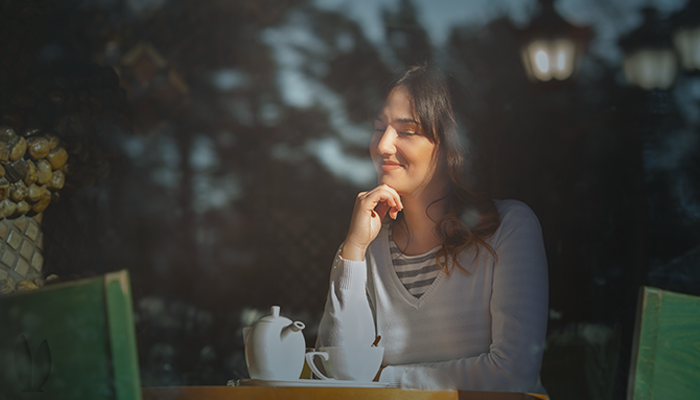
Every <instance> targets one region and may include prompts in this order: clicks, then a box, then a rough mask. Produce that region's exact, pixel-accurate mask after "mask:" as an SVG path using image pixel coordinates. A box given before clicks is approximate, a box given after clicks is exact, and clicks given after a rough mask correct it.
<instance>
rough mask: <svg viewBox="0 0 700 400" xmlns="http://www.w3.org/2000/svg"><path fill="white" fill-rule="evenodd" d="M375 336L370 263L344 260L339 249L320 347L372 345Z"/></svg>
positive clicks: (334, 262) (319, 332) (333, 269)
mask: <svg viewBox="0 0 700 400" xmlns="http://www.w3.org/2000/svg"><path fill="white" fill-rule="evenodd" d="M374 338H375V328H374V317H373V314H372V310H371V308H370V304H369V299H368V297H367V263H366V261H349V260H344V259H343V258H342V257H340V250H338V252H337V253H336V256H335V259H334V260H333V267H332V269H331V279H330V288H329V290H328V297H327V298H326V306H325V309H324V311H323V317H322V318H321V323H320V325H319V328H318V338H317V340H316V347H322V346H348V347H352V346H362V345H364V346H369V345H370V344H371V343H372V342H373V341H374Z"/></svg>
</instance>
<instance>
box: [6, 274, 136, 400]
mask: <svg viewBox="0 0 700 400" xmlns="http://www.w3.org/2000/svg"><path fill="white" fill-rule="evenodd" d="M37 392H42V393H37ZM39 398H44V399H52V400H60V399H71V400H72V399H114V400H140V399H141V382H140V378H139V369H138V357H137V351H136V339H135V334H134V321H133V309H132V303H131V289H130V284H129V275H128V273H127V271H126V270H124V271H120V272H116V273H109V274H106V275H104V276H100V277H96V278H90V279H84V280H80V281H75V282H69V283H62V284H56V285H50V286H46V287H44V288H42V289H39V290H35V291H29V292H18V293H13V294H9V295H5V296H0V400H4V399H39Z"/></svg>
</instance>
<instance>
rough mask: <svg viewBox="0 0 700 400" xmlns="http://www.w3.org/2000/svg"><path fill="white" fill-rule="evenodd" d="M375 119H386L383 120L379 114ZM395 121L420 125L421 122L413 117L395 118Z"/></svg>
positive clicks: (381, 120) (380, 120)
mask: <svg viewBox="0 0 700 400" xmlns="http://www.w3.org/2000/svg"><path fill="white" fill-rule="evenodd" d="M374 120H375V121H379V122H384V120H383V119H382V118H381V117H380V116H378V115H377V116H376V117H374ZM394 123H399V124H416V125H420V124H419V123H418V121H416V120H414V119H412V118H399V119H397V120H395V121H394Z"/></svg>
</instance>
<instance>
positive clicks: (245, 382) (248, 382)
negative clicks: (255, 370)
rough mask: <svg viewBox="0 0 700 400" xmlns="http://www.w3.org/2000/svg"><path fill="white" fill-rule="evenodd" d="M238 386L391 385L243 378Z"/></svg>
mask: <svg viewBox="0 0 700 400" xmlns="http://www.w3.org/2000/svg"><path fill="white" fill-rule="evenodd" d="M236 386H266V387H347V388H385V387H387V386H389V385H388V384H387V383H382V382H356V381H340V380H332V381H331V380H328V381H324V380H319V379H297V380H294V381H276V380H266V379H241V380H240V381H238V385H236Z"/></svg>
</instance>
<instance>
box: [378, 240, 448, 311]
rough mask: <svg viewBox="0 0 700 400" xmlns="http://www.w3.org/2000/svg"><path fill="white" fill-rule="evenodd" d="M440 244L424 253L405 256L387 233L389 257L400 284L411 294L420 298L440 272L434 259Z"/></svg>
mask: <svg viewBox="0 0 700 400" xmlns="http://www.w3.org/2000/svg"><path fill="white" fill-rule="evenodd" d="M441 247H442V246H438V247H435V248H434V249H432V250H430V251H428V252H427V253H425V254H420V255H417V256H407V255H405V254H403V253H402V252H401V250H400V249H399V248H398V246H396V243H394V238H393V237H392V236H391V234H390V235H389V250H390V251H391V259H392V261H393V264H394V269H395V270H396V275H397V276H398V277H399V280H400V281H401V284H403V286H404V287H405V288H406V290H408V292H409V293H411V294H412V295H413V296H415V297H418V298H420V297H421V296H422V295H423V293H425V292H426V290H428V288H429V287H430V285H432V284H433V282H434V281H435V279H436V278H437V277H438V275H439V274H440V267H439V266H438V264H437V261H436V259H435V253H437V252H438V250H440V248H441Z"/></svg>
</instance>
